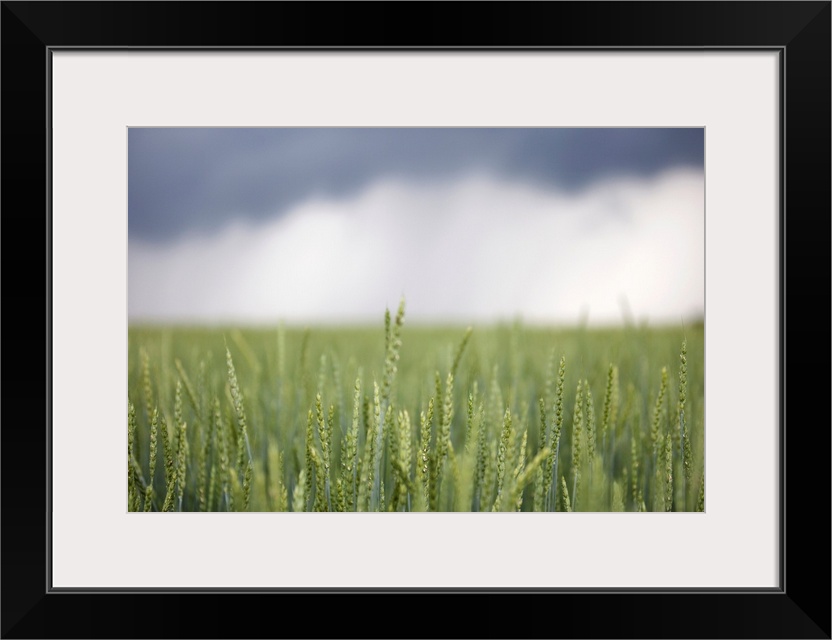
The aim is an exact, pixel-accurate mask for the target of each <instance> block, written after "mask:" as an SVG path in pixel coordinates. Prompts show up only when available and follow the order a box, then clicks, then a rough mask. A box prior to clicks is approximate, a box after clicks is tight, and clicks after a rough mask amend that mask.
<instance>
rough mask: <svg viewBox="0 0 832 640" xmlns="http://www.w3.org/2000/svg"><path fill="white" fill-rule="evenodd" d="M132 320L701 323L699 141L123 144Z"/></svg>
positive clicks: (659, 137)
mask: <svg viewBox="0 0 832 640" xmlns="http://www.w3.org/2000/svg"><path fill="white" fill-rule="evenodd" d="M128 135H129V140H128V156H129V157H128V166H129V176H128V194H129V197H128V200H129V203H128V216H129V219H128V227H129V237H128V318H129V322H130V323H131V325H132V324H148V323H165V324H170V323H177V324H178V323H188V324H228V323H234V324H264V323H275V322H278V321H284V322H288V323H290V324H336V325H340V324H368V323H369V324H373V325H377V324H378V323H379V321H380V319H381V318H382V317H383V314H384V309H385V308H386V307H390V308H391V310H394V309H395V307H396V306H397V305H398V302H399V299H400V298H401V297H402V296H405V297H406V300H407V317H408V323H411V322H413V323H466V324H467V323H491V322H501V321H515V320H522V321H523V322H526V323H530V324H557V325H569V324H578V323H587V324H590V325H616V324H622V323H629V322H638V323H642V322H647V323H649V324H666V323H672V324H678V323H681V322H685V323H688V322H698V321H701V320H702V319H703V317H704V288H705V263H704V250H705V247H704V232H705V229H704V223H705V216H704V195H705V194H704V129H701V128H684V129H667V128H650V129H633V128H627V129H604V128H599V129H552V128H543V129H541V128H533V129H532V128H508V129H506V128H501V129H474V128H463V129H460V128H443V129H423V128H407V129H344V128H336V129H330V128H325V129H302V128H301V129H297V128H294V129H282V128H270V129H250V128H210V129H206V128H131V129H130V130H129V134H128Z"/></svg>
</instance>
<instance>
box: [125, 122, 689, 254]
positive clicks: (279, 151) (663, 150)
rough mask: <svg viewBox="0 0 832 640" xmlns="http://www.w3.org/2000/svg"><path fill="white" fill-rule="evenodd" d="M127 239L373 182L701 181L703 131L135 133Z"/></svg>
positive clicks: (273, 215) (153, 237) (221, 221)
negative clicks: (674, 172) (681, 171)
mask: <svg viewBox="0 0 832 640" xmlns="http://www.w3.org/2000/svg"><path fill="white" fill-rule="evenodd" d="M128 136H129V138H128V225H129V234H130V239H131V241H133V240H144V241H150V242H167V243H169V242H173V241H175V240H177V239H179V238H182V237H184V236H187V235H192V234H198V235H201V234H211V233H214V232H217V231H219V230H221V229H223V228H224V227H226V226H228V225H229V224H232V223H235V222H239V221H240V220H244V221H248V222H252V223H258V222H261V223H266V222H268V221H270V220H275V219H277V218H279V217H281V216H283V215H285V214H286V213H287V212H288V211H290V210H292V209H293V208H295V207H296V206H298V205H300V204H302V203H303V202H305V201H307V200H310V199H322V198H329V199H338V198H353V197H355V196H357V195H358V194H360V193H361V192H362V191H363V190H365V189H367V188H369V187H370V186H371V185H372V184H374V183H376V182H379V181H390V180H398V181H406V182H408V183H410V184H412V185H421V186H423V187H430V186H431V185H436V186H441V185H447V184H449V183H451V182H453V181H455V180H460V179H465V178H466V177H468V176H471V175H478V176H488V177H490V178H491V179H493V180H495V181H501V182H506V181H511V182H515V183H523V184H525V185H527V186H529V187H533V188H535V189H542V190H552V191H556V192H558V193H575V192H577V191H580V190H584V189H587V188H589V187H591V186H592V185H594V184H597V183H599V182H601V181H603V180H607V179H611V178H649V177H652V176H656V175H658V174H660V173H662V172H665V171H667V170H669V169H673V168H689V169H693V170H695V171H699V172H701V171H702V170H703V164H704V130H703V129H699V128H683V129H668V128H651V129H643V128H633V129H607V128H598V129H560V128H544V129H540V128H536V129H528V128H492V129H480V128H446V129H424V128H405V129H386V128H379V129H372V128H370V129H368V128H362V129H350V128H320V129H305V128H292V129H286V128H270V129H251V128H131V129H129V132H128Z"/></svg>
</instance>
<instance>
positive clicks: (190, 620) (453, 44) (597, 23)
mask: <svg viewBox="0 0 832 640" xmlns="http://www.w3.org/2000/svg"><path fill="white" fill-rule="evenodd" d="M830 15H831V14H830V2H828V1H825V2H754V1H752V2H540V3H525V2H511V3H500V2H495V3H456V2H442V3H406V2H402V3H366V4H365V3H353V2H344V3H331V4H330V3H317V2H315V3H293V2H285V3H284V2H278V3H273V2H204V3H203V2H2V13H0V21H2V32H0V44H1V45H2V86H1V89H2V150H1V151H2V153H1V155H0V162H2V192H0V198H2V200H0V206H2V254H0V255H1V256H2V288H1V289H0V290H1V291H2V303H3V307H4V309H5V313H4V314H3V315H2V333H0V336H1V337H2V347H3V348H2V369H0V373H1V374H2V382H3V384H2V400H3V402H2V411H1V413H0V417H2V429H0V456H1V458H0V460H1V462H2V466H0V474H1V475H0V479H1V480H2V483H1V484H0V492H1V493H0V498H1V499H0V510H1V511H2V538H1V539H0V553H1V554H2V559H0V585H2V602H0V634H2V637H3V638H32V637H39V638H53V637H54V638H58V637H61V638H75V637H83V638H99V637H111V638H115V637H144V638H153V637H183V638H184V637H203V638H208V637H259V636H284V635H293V636H317V637H342V636H343V637H354V636H361V637H394V636H397V635H401V636H403V637H409V636H430V635H460V636H471V637H494V636H502V637H559V636H567V637H576V638H582V637H607V638H617V637H627V638H629V637H642V638H652V637H663V638H677V637H678V638H681V637H686V638H711V637H721V638H741V637H756V638H829V637H830V633H831V632H832V624H830V598H831V595H832V594H831V593H830V582H831V581H830V544H829V541H830V442H831V441H830V403H829V389H830V377H829V366H828V363H827V360H826V357H827V354H829V353H830V349H829V347H830V343H829V335H830V331H829V328H830V326H831V324H832V322H830V230H831V229H830V210H831V206H830V205H831V203H830V95H831V93H830V75H831V74H830ZM131 47H141V48H183V49H192V50H193V49H197V50H198V49H212V48H217V47H224V48H232V49H233V48H259V47H267V48H281V49H292V48H313V49H314V48H327V49H387V48H405V49H413V50H422V49H425V48H437V49H457V48H461V49H467V50H474V51H476V50H489V49H493V48H501V49H517V50H522V49H527V48H543V49H546V48H558V49H563V48H580V49H595V48H604V49H611V50H622V51H631V50H639V49H644V50H651V49H677V48H685V49H693V50H703V51H707V50H725V49H731V50H734V49H768V50H773V51H777V52H779V57H780V73H781V76H780V77H781V80H783V82H781V97H780V100H781V130H780V141H781V145H780V146H781V175H780V179H781V187H783V188H781V213H780V292H781V306H780V333H781V335H780V367H781V376H780V389H779V391H780V412H781V415H780V429H781V431H780V433H781V435H780V445H781V446H780V451H781V460H780V465H781V473H780V491H781V494H780V507H781V508H780V513H781V521H780V540H781V554H780V585H779V587H778V588H774V589H757V590H748V589H741V590H740V589H737V590H733V589H720V590H714V589H706V590H700V589H675V590H645V589H637V590H627V589H618V590H604V589H582V590H564V589H557V590H543V589H535V590H507V589H506V590H499V589H487V590H485V589H484V590H480V591H477V590H464V591H463V590H453V589H443V590H419V589H398V590H395V591H393V590H371V589H362V590H343V591H338V590H307V591H305V592H301V591H291V590H283V591H276V592H270V591H268V590H241V591H232V590H221V589H205V590H202V591H199V590H197V591H194V590H188V591H175V590H168V591H161V590H155V591H154V590H147V591H148V592H147V593H138V592H137V591H138V590H120V591H117V592H116V591H110V590H106V589H95V590H85V591H74V592H69V591H68V590H64V591H63V592H59V591H57V590H54V589H53V588H51V585H50V573H49V570H50V565H49V556H48V540H49V538H48V536H49V531H50V525H51V518H50V508H49V494H48V490H47V489H48V487H49V486H50V482H51V479H50V456H49V428H50V425H51V413H50V398H51V385H52V384H53V382H56V381H53V380H52V379H51V374H50V363H51V352H50V336H51V310H50V301H51V279H50V255H51V244H50V229H51V207H50V204H51V202H50V146H49V144H50V138H49V131H50V110H49V102H48V98H49V87H50V60H51V52H52V51H55V50H58V49H62V48H87V49H93V48H95V49H125V48H131ZM738 259H741V249H740V248H738ZM739 294H741V292H739ZM91 321H94V319H91ZM818 362H820V363H821V366H820V367H818V366H817V363H818ZM821 373H823V375H821ZM789 374H791V375H789ZM787 380H790V381H791V383H792V387H791V388H792V393H791V394H790V395H787V384H786V382H787ZM787 427H788V429H787ZM789 435H790V436H791V437H790V438H789V437H787V436H789ZM752 463H753V461H745V462H743V464H752ZM125 552H126V553H129V549H125ZM241 595H246V596H247V597H245V598H243V597H240V596H241ZM406 595H410V596H411V597H409V598H404V599H403V596H406ZM521 595H522V596H524V598H523V600H522V603H521V602H520V601H518V600H512V599H511V598H516V597H517V596H521ZM379 596H386V597H385V599H383V600H378V599H377V598H378V597H379ZM441 596H445V599H443V600H441V601H440V600H439V599H438V598H439V597H441ZM461 596H465V598H464V600H462V601H453V600H450V599H449V598H454V597H455V598H459V597H461ZM394 597H395V598H397V599H396V600H394V599H393V598H394ZM301 598H314V601H308V600H307V601H305V602H301ZM299 604H303V605H305V607H309V606H311V607H314V608H317V609H318V611H320V615H316V616H315V618H314V619H313V620H307V619H305V618H304V617H303V615H302V613H301V611H303V610H296V607H297V606H298V605H299ZM520 607H522V608H520ZM363 608H364V609H365V610H366V613H364V612H362V609H363ZM312 610H315V609H312ZM388 612H389V614H390V616H392V618H393V619H396V620H401V626H399V627H396V628H392V629H391V628H387V627H385V626H383V625H382V624H380V623H377V624H369V625H368V624H367V623H366V622H362V616H371V617H372V616H376V615H378V616H379V621H381V620H382V619H385V617H390V616H388V615H387V614H388ZM440 612H441V614H442V615H437V614H439V613H440Z"/></svg>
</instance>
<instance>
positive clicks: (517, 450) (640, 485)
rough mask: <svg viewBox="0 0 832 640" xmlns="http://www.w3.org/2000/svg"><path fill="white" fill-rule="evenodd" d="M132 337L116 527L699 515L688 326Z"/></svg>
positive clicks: (699, 375) (700, 361)
mask: <svg viewBox="0 0 832 640" xmlns="http://www.w3.org/2000/svg"><path fill="white" fill-rule="evenodd" d="M404 311H405V310H404V303H402V305H401V306H400V307H399V309H398V312H394V313H392V314H391V313H389V312H388V313H387V314H386V315H384V316H380V318H379V323H378V326H377V327H367V328H351V327H340V328H326V327H317V328H316V327H310V328H292V327H283V326H277V327H270V328H248V329H237V328H231V327H228V328H210V329H209V328H183V327H170V328H162V327H136V326H134V327H131V328H130V329H129V336H128V337H129V357H128V362H129V372H128V421H127V427H128V429H127V430H128V452H127V454H128V473H127V481H128V482H127V506H128V509H129V510H130V511H703V510H704V486H705V481H704V421H703V417H704V335H703V334H704V332H703V327H702V325H693V326H686V327H663V328H648V327H643V326H628V327H624V328H617V329H592V328H572V329H565V328H559V329H555V328H541V327H535V326H524V325H523V324H521V323H519V322H518V323H515V324H511V325H492V326H483V327H478V326H475V327H469V328H465V327H436V326H412V327H411V326H408V325H405V322H404Z"/></svg>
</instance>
